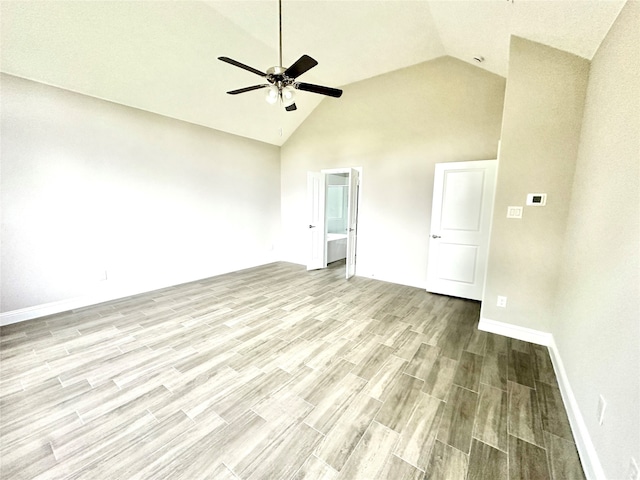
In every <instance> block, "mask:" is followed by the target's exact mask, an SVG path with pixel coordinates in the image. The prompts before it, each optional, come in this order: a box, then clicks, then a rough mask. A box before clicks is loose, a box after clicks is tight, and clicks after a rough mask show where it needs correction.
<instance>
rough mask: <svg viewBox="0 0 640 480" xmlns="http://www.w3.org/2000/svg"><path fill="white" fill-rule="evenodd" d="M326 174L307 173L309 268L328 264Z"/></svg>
mask: <svg viewBox="0 0 640 480" xmlns="http://www.w3.org/2000/svg"><path fill="white" fill-rule="evenodd" d="M324 202H325V174H324V173H320V172H308V173H307V206H308V208H309V226H308V229H309V240H308V242H307V245H308V246H309V256H308V260H307V270H317V269H319V268H325V267H326V266H327V250H326V248H327V242H326V238H325V232H326V228H325V221H324V206H325V203H324Z"/></svg>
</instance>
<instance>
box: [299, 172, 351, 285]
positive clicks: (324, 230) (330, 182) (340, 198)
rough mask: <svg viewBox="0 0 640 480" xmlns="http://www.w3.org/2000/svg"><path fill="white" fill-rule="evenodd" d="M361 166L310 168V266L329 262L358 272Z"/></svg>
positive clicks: (324, 266) (325, 266)
mask: <svg viewBox="0 0 640 480" xmlns="http://www.w3.org/2000/svg"><path fill="white" fill-rule="evenodd" d="M360 178H361V168H339V169H331V170H322V171H321V172H308V174H307V198H308V206H309V237H308V238H309V240H308V242H309V243H308V245H309V247H308V248H309V257H308V258H309V259H308V262H307V270H317V269H321V268H327V267H328V266H329V267H331V268H332V269H335V270H336V271H338V270H342V269H344V270H343V271H344V276H345V278H347V279H348V278H351V277H352V276H354V275H355V272H356V248H357V232H358V202H359V197H360Z"/></svg>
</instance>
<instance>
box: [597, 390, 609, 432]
mask: <svg viewBox="0 0 640 480" xmlns="http://www.w3.org/2000/svg"><path fill="white" fill-rule="evenodd" d="M606 409H607V402H606V400H605V399H604V397H603V396H602V395H600V399H599V400H598V423H599V424H600V425H602V424H603V422H604V412H605V410H606Z"/></svg>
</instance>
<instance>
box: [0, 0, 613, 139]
mask: <svg viewBox="0 0 640 480" xmlns="http://www.w3.org/2000/svg"><path fill="white" fill-rule="evenodd" d="M623 4H624V0H609V1H603V0H580V1H571V0H554V1H540V0H513V1H511V0H475V1H465V0H449V1H430V0H412V1H395V0H377V1H365V0H356V1H344V0H336V1H324V0H283V2H282V17H283V20H282V21H283V25H282V30H283V63H284V64H285V65H284V66H285V67H286V66H288V65H290V64H291V63H293V62H294V61H295V60H296V59H297V58H298V57H300V55H302V54H308V55H310V56H312V57H313V58H315V59H316V60H318V62H319V65H318V66H317V67H315V68H314V69H313V70H311V71H309V72H308V73H306V74H305V75H304V76H303V77H302V78H301V80H302V81H305V82H309V83H318V84H321V85H328V86H332V87H342V86H345V85H348V84H350V83H353V82H357V81H360V80H364V79H366V78H370V77H373V76H376V75H381V74H384V73H387V72H390V71H393V70H397V69H400V68H403V67H408V66H410V65H414V64H417V63H421V62H424V61H428V60H431V59H434V58H437V57H439V56H442V55H450V56H453V57H456V58H458V59H460V60H462V61H465V62H469V63H472V64H474V65H476V66H477V67H478V68H483V69H486V70H488V71H490V72H493V73H495V74H498V75H502V76H506V75H507V68H508V60H509V59H508V53H509V39H510V36H511V35H518V36H521V37H524V38H527V39H530V40H534V41H537V42H540V43H544V44H546V45H550V46H552V47H556V48H559V49H562V50H566V51H568V52H571V53H574V54H576V55H578V56H581V57H584V58H587V59H589V60H590V59H591V58H592V57H593V55H594V54H595V52H596V50H597V48H598V46H599V45H600V43H601V42H602V39H603V38H604V36H605V35H606V33H607V31H608V30H609V28H610V26H611V24H612V23H613V21H614V20H615V18H616V16H617V15H618V13H619V12H620V10H621V8H622V6H623ZM0 16H1V20H2V25H1V28H2V30H1V35H2V36H1V43H0V69H1V70H2V71H3V72H5V73H9V74H12V75H17V76H20V77H24V78H28V79H32V80H35V81H38V82H42V83H46V84H50V85H54V86H57V87H61V88H65V89H68V90H72V91H75V92H79V93H83V94H86V95H91V96H94V97H98V98H102V99H106V100H109V101H113V102H117V103H120V104H123V105H128V106H131V107H135V108H140V109H143V110H147V111H150V112H154V113H158V114H161V115H165V116H169V117H173V118H177V119H180V120H184V121H187V122H191V123H195V124H199V125H204V126H207V127H211V128H214V129H217V130H222V131H225V132H229V133H233V134H237V135H241V136H244V137H248V138H253V139H256V140H260V141H264V142H268V143H272V144H274V145H281V144H282V143H283V142H284V141H286V139H287V138H288V137H289V135H290V134H291V133H292V132H293V131H295V129H296V128H297V127H298V125H300V124H301V123H302V122H303V121H304V119H305V118H306V117H307V116H308V115H309V114H310V113H311V112H312V111H313V109H314V108H315V107H316V106H317V105H318V104H319V102H320V101H327V102H340V101H341V100H340V99H333V98H326V100H325V97H323V96H320V95H315V94H313V93H307V92H298V95H297V99H296V104H297V106H298V110H297V111H295V112H285V111H284V110H283V109H282V108H281V107H280V106H274V105H269V104H268V103H267V102H265V101H264V91H263V90H257V91H253V92H249V93H244V94H241V95H237V96H231V95H227V94H226V93H225V92H226V91H228V90H232V89H236V88H240V87H245V86H249V85H255V84H259V83H261V79H260V77H258V76H256V75H253V74H251V73H250V72H247V71H245V70H241V69H239V68H235V67H233V66H231V65H228V64H225V63H223V62H220V61H218V60H217V57H219V56H228V57H231V58H234V59H236V60H239V61H240V62H242V63H245V64H248V65H251V66H253V67H255V68H257V69H259V70H262V71H265V70H266V69H267V68H269V67H271V66H274V65H276V64H277V63H278V2H277V0H259V1H233V0H226V1H117V2H115V1H104V2H100V1H61V0H48V1H42V2H41V1H2V2H0ZM474 56H482V57H484V59H485V60H484V62H482V63H480V64H478V63H477V62H476V61H475V60H474V59H473V57H474ZM399 88H401V86H399ZM347 94H348V92H347ZM347 94H346V95H347ZM343 98H344V97H343Z"/></svg>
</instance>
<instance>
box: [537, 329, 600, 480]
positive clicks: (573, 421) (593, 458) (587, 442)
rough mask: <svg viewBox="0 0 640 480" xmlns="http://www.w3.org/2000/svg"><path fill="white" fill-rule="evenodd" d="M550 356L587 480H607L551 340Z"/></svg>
mask: <svg viewBox="0 0 640 480" xmlns="http://www.w3.org/2000/svg"><path fill="white" fill-rule="evenodd" d="M548 347H549V354H550V356H551V362H552V363H553V370H554V371H555V373H556V378H557V379H558V385H559V386H560V394H561V395H562V401H563V402H564V405H565V408H566V410H567V414H568V415H569V424H570V425H571V431H572V432H573V438H574V439H575V442H576V448H577V449H578V454H579V455H580V460H581V461H582V467H583V469H584V474H585V476H586V477H587V480H606V477H605V474H604V470H603V469H602V464H601V463H600V459H599V458H598V452H596V448H595V447H594V445H593V442H592V441H591V435H589V430H587V425H586V423H585V422H584V418H583V416H582V413H581V412H580V408H579V407H578V402H577V400H576V397H575V395H574V394H573V390H572V389H571V385H570V383H569V378H568V377H567V372H566V370H565V369H564V364H563V363H562V358H561V357H560V352H559V351H558V347H557V346H556V342H555V341H554V340H553V337H552V338H551V344H550V345H548Z"/></svg>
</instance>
